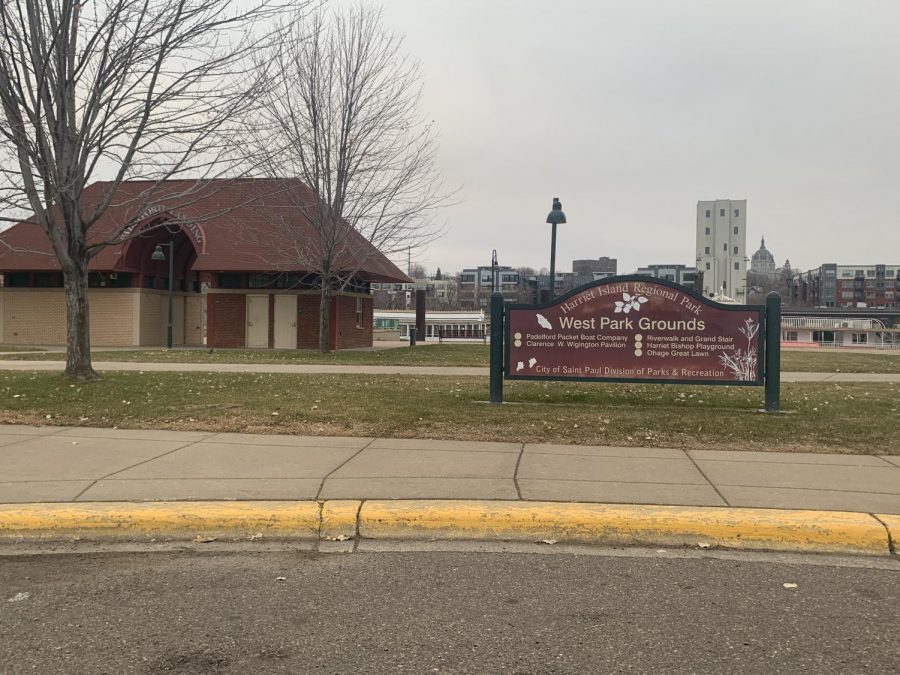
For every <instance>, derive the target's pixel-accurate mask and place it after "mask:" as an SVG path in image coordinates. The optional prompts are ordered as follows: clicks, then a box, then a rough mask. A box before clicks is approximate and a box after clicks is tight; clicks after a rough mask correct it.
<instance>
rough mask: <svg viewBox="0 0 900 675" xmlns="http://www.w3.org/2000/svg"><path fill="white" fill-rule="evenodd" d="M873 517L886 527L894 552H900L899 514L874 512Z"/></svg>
mask: <svg viewBox="0 0 900 675" xmlns="http://www.w3.org/2000/svg"><path fill="white" fill-rule="evenodd" d="M875 517H876V518H878V520H880V521H881V522H882V523H884V526H885V527H886V528H887V531H888V536H889V537H890V538H891V543H892V544H893V551H894V553H900V516H895V515H888V514H881V513H876V514H875Z"/></svg>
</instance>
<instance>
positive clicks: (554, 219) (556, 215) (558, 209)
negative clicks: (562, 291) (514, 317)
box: [547, 197, 566, 300]
mask: <svg viewBox="0 0 900 675" xmlns="http://www.w3.org/2000/svg"><path fill="white" fill-rule="evenodd" d="M547 222H548V223H550V224H551V225H552V226H553V234H552V235H551V239H550V300H552V299H553V298H554V297H555V296H556V226H557V225H558V224H559V223H565V222H566V214H565V213H563V210H562V204H561V203H560V201H559V197H554V198H553V208H552V209H551V210H550V213H548V214H547Z"/></svg>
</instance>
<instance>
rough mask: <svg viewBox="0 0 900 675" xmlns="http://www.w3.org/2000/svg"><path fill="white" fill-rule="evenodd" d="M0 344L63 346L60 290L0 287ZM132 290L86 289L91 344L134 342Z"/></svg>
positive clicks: (110, 345) (63, 330) (103, 345)
mask: <svg viewBox="0 0 900 675" xmlns="http://www.w3.org/2000/svg"><path fill="white" fill-rule="evenodd" d="M0 293H2V294H3V302H2V311H3V319H2V321H0V326H2V333H0V343H3V344H9V345H64V344H65V343H66V301H65V293H64V291H63V290H62V289H56V288H47V289H31V288H29V289H22V290H19V289H10V288H6V289H2V290H0ZM135 297H136V296H135V293H134V292H133V291H130V290H121V291H118V290H105V289H103V290H101V289H92V290H90V291H89V292H88V302H89V308H90V309H89V311H90V322H91V344H93V345H95V346H98V347H119V346H130V345H133V344H134V332H133V331H134V307H135Z"/></svg>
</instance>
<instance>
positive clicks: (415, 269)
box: [409, 263, 428, 279]
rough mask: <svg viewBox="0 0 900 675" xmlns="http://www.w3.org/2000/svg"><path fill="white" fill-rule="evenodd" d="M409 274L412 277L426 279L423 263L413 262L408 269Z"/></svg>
mask: <svg viewBox="0 0 900 675" xmlns="http://www.w3.org/2000/svg"><path fill="white" fill-rule="evenodd" d="M409 276H411V277H412V278H413V279H426V278H427V277H428V270H426V269H425V266H424V265H420V264H419V263H414V264H413V266H412V269H411V270H410V271H409Z"/></svg>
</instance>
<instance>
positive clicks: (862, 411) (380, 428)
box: [0, 372, 900, 454]
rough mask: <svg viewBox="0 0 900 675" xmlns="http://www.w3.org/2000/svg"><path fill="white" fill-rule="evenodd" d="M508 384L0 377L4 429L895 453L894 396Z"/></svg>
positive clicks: (898, 421) (885, 388)
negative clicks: (502, 395) (770, 400)
mask: <svg viewBox="0 0 900 675" xmlns="http://www.w3.org/2000/svg"><path fill="white" fill-rule="evenodd" d="M782 395H783V408H784V409H786V410H791V411H794V412H793V414H782V415H765V414H760V413H758V412H756V411H757V409H758V408H759V407H760V405H761V402H762V396H763V391H762V388H760V387H752V388H751V387H684V386H678V385H665V386H661V385H609V384H572V383H568V382H546V383H545V382H511V383H507V388H506V398H507V400H508V401H509V402H511V403H510V404H509V405H503V406H494V405H490V404H488V403H485V402H484V401H485V400H486V399H487V396H488V388H487V383H486V381H485V379H484V378H480V377H459V378H457V377H441V378H434V377H419V376H384V375H383V376H365V375H281V374H278V375H274V374H246V375H243V374H241V375H238V374H223V373H217V374H199V373H191V374H182V373H110V374H107V375H105V376H104V377H103V378H102V379H100V380H98V381H96V382H92V383H89V384H83V385H73V384H69V383H68V382H66V381H64V380H63V379H62V377H61V376H60V375H59V374H56V373H14V372H0V422H5V423H20V424H22V423H24V424H54V425H84V426H100V427H111V426H119V427H128V428H153V429H180V430H208V431H242V432H253V433H292V434H314V435H354V436H387V437H401V438H402V437H424V438H447V439H458V440H497V441H517V442H544V443H575V444H607V445H620V446H665V447H679V448H723V449H755V450H788V451H811V452H817V451H819V452H821V451H832V452H835V451H837V452H841V451H843V452H849V453H858V454H867V453H872V454H900V445H898V444H897V442H896V432H897V429H898V428H900V412H898V409H900V386H896V385H890V384H842V385H836V384H821V385H811V384H797V385H791V384H788V385H785V386H784V387H783V389H782Z"/></svg>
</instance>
